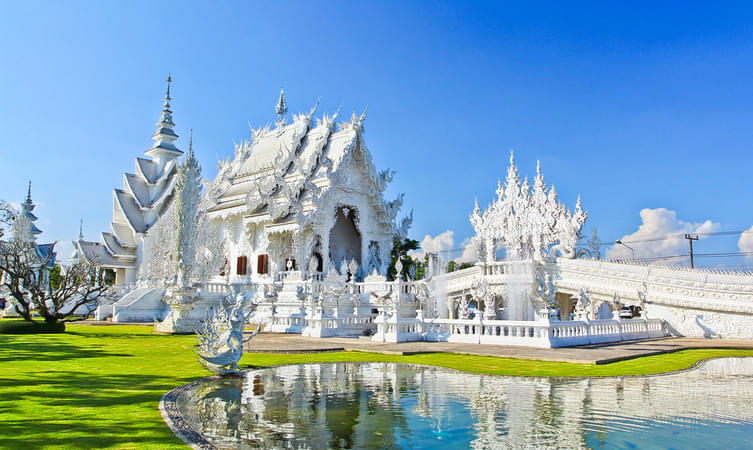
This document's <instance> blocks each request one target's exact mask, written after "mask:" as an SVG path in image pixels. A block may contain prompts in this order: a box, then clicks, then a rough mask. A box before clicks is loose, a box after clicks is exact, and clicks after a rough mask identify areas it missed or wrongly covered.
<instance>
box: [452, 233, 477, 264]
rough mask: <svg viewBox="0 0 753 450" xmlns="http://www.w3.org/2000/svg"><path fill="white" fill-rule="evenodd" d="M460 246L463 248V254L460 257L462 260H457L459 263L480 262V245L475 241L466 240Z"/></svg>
mask: <svg viewBox="0 0 753 450" xmlns="http://www.w3.org/2000/svg"><path fill="white" fill-rule="evenodd" d="M460 246H461V247H463V254H462V255H460V258H457V262H460V263H473V262H476V261H478V245H477V243H476V240H475V239H472V238H466V239H465V240H464V241H463V243H462V244H460Z"/></svg>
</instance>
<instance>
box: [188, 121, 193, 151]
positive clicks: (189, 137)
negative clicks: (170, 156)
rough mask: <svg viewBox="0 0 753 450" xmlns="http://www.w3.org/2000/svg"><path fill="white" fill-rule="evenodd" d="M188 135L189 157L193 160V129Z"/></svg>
mask: <svg viewBox="0 0 753 450" xmlns="http://www.w3.org/2000/svg"><path fill="white" fill-rule="evenodd" d="M189 133H190V134H189V135H188V157H189V158H193V128H191V131H190V132H189Z"/></svg>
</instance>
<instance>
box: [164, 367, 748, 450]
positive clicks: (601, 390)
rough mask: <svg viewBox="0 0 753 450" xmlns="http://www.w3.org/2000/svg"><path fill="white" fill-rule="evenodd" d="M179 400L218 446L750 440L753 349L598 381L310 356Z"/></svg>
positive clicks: (652, 444) (641, 444)
mask: <svg viewBox="0 0 753 450" xmlns="http://www.w3.org/2000/svg"><path fill="white" fill-rule="evenodd" d="M177 406H178V409H179V411H180V413H181V414H182V415H183V416H184V418H185V419H186V420H187V421H188V423H189V424H190V425H191V427H192V428H194V429H195V430H196V431H199V432H200V433H201V434H203V435H204V437H205V438H207V439H208V440H209V441H210V442H212V443H213V444H214V445H216V446H218V447H222V448H257V447H263V448H288V447H291V448H317V449H318V448H436V449H439V448H469V447H470V448H531V447H543V448H552V447H555V448H556V447H559V448H583V447H588V448H725V449H733V448H752V447H753V358H724V359H716V360H711V361H708V362H707V363H705V364H703V365H702V366H701V367H700V368H698V369H694V370H691V371H687V372H682V373H676V374H671V375H662V376H652V377H624V378H591V379H555V378H517V377H500V376H491V375H475V374H466V373H461V372H455V371H450V370H447V369H442V368H437V367H428V366H414V365H408V364H392V363H325V364H303V365H293V366H284V367H276V368H270V369H263V370H255V371H250V372H247V373H246V374H245V375H244V376H243V377H241V378H234V379H220V380H210V381H206V382H203V383H201V384H199V385H197V386H194V387H193V388H192V389H190V390H187V391H185V392H183V393H182V394H181V395H180V396H179V397H178V400H177Z"/></svg>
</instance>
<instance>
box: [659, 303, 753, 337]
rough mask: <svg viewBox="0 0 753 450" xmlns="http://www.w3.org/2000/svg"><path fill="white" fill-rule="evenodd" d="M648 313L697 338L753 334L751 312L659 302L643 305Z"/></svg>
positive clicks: (683, 333) (677, 330)
mask: <svg viewBox="0 0 753 450" xmlns="http://www.w3.org/2000/svg"><path fill="white" fill-rule="evenodd" d="M647 313H648V317H650V318H652V319H664V320H665V321H667V323H669V324H670V325H671V327H672V328H673V331H676V332H677V333H679V334H680V335H682V336H688V337H699V338H732V339H751V338H753V315H751V314H744V313H732V312H721V311H704V310H701V309H693V308H682V307H675V306H668V305H660V304H649V305H648V306H647Z"/></svg>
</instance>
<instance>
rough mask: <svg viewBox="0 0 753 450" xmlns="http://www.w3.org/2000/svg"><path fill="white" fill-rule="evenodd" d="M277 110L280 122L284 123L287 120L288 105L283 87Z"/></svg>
mask: <svg viewBox="0 0 753 450" xmlns="http://www.w3.org/2000/svg"><path fill="white" fill-rule="evenodd" d="M275 112H277V118H278V122H279V123H282V122H283V121H284V120H285V114H287V113H288V106H287V105H286V104H285V91H284V90H283V89H282V88H280V99H279V100H278V101H277V106H276V107H275Z"/></svg>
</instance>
